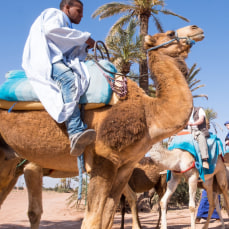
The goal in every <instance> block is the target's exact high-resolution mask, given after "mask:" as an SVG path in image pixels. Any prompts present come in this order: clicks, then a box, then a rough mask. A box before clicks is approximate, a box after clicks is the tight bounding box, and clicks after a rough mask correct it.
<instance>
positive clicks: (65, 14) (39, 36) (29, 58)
mask: <svg viewBox="0 0 229 229" xmlns="http://www.w3.org/2000/svg"><path fill="white" fill-rule="evenodd" d="M82 17H83V3H82V2H81V1H80V0H62V1H61V2H60V9H55V8H49V9H46V10H44V11H43V12H42V13H41V14H40V16H39V17H38V18H37V19H36V20H35V22H34V23H33V25H32V26H31V29H30V32H29V36H28V38H27V41H26V44H25V47H24V52H23V60H22V67H23V69H24V70H25V72H26V75H27V77H28V78H29V80H30V82H31V84H32V86H33V89H34V91H35V92H36V94H37V96H38V98H39V99H40V101H41V103H42V104H43V105H44V107H45V109H46V110H47V112H48V113H49V114H50V115H51V117H52V118H53V119H54V120H55V121H57V122H58V123H62V122H65V124H66V127H67V132H68V136H69V139H70V143H71V144H70V145H71V151H70V154H71V155H73V156H80V155H81V154H82V153H83V152H84V149H85V147H86V146H87V145H89V144H91V143H93V142H94V141H95V138H96V132H95V130H93V129H87V125H86V124H84V123H83V121H82V120H81V117H80V109H79V106H78V103H79V99H80V96H81V95H83V94H84V92H85V91H86V89H87V87H88V84H89V79H90V78H89V77H90V76H89V74H88V71H87V69H86V66H85V64H84V60H85V57H86V55H87V52H86V49H87V48H93V47H94V44H95V41H94V40H93V39H92V38H91V34H90V33H88V32H82V31H79V30H76V29H74V28H73V27H72V24H79V23H80V21H81V19H82Z"/></svg>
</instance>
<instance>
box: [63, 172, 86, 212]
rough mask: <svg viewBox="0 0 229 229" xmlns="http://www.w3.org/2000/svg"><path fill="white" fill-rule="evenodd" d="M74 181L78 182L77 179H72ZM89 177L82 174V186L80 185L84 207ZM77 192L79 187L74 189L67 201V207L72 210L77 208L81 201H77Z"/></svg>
mask: <svg viewBox="0 0 229 229" xmlns="http://www.w3.org/2000/svg"><path fill="white" fill-rule="evenodd" d="M74 179H75V181H77V182H78V181H79V178H78V177H75V178H74ZM89 180H90V176H89V175H88V174H84V177H83V184H82V194H81V196H82V200H84V201H85V202H84V203H85V204H84V205H86V202H87V189H88V184H89ZM78 190H79V187H76V189H75V190H74V191H73V193H72V195H71V196H70V197H69V198H68V199H67V205H68V206H70V207H72V208H79V207H80V203H81V200H78Z"/></svg>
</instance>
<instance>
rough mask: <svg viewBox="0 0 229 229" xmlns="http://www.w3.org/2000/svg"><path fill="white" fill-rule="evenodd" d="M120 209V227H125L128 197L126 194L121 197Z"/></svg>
mask: <svg viewBox="0 0 229 229" xmlns="http://www.w3.org/2000/svg"><path fill="white" fill-rule="evenodd" d="M120 208H121V209H120V210H121V215H122V218H121V227H120V229H124V223H125V213H126V197H125V196H124V195H122V196H121V198H120Z"/></svg>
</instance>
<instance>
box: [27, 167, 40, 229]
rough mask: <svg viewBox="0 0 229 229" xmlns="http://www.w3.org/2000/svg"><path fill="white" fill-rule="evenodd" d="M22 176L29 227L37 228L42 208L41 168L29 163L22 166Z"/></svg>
mask: <svg viewBox="0 0 229 229" xmlns="http://www.w3.org/2000/svg"><path fill="white" fill-rule="evenodd" d="M24 177H25V182H26V186H27V189H28V198H29V209H28V217H29V221H30V224H31V229H38V228H39V224H40V219H41V214H42V212H43V209H42V177H43V172H42V168H41V167H39V166H37V165H36V164H34V163H29V164H27V165H26V166H25V168H24Z"/></svg>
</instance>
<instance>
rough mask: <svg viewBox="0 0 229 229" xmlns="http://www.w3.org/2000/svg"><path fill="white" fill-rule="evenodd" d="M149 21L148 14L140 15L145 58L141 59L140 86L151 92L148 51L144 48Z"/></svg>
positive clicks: (142, 50)
mask: <svg viewBox="0 0 229 229" xmlns="http://www.w3.org/2000/svg"><path fill="white" fill-rule="evenodd" d="M148 22H149V16H148V15H146V14H141V15H140V36H141V39H142V49H141V52H142V53H143V58H142V59H141V60H140V63H139V73H140V78H139V86H140V87H141V88H142V89H143V90H144V91H145V92H146V93H147V94H148V92H149V82H148V66H147V52H146V50H144V39H145V36H146V35H147V34H148Z"/></svg>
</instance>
